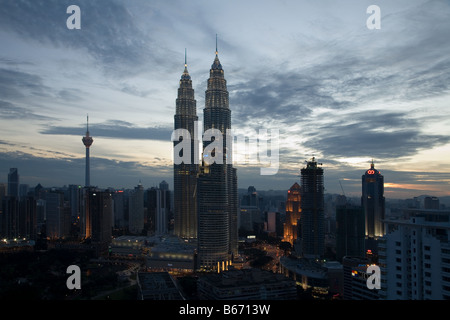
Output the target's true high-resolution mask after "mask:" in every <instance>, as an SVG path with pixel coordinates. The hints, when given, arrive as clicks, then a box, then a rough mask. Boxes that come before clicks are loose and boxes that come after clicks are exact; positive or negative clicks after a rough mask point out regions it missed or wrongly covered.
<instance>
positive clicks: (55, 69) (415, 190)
mask: <svg viewBox="0 0 450 320" xmlns="http://www.w3.org/2000/svg"><path fill="white" fill-rule="evenodd" d="M73 4H75V5H78V6H79V7H80V9H81V29H72V30H69V29H68V28H67V26H66V21H67V19H68V18H69V17H70V14H68V13H67V12H66V10H67V7H68V6H70V5H73ZM373 4H375V5H378V6H379V8H380V9H381V29H369V28H368V27H367V25H366V21H367V19H368V18H369V17H370V16H371V14H370V13H367V8H368V7H369V6H370V5H373ZM449 16H450V2H449V1H427V0H423V1H422V0H414V1H411V0H407V1H406V0H405V1H385V0H377V1H373V0H371V1H362V0H348V1H331V0H329V1H328V0H320V1H300V0H285V1H275V0H272V1H263V0H258V1H254V0H245V1H237V0H230V1H217V0H202V1H200V0H191V1H178V0H176V1H162V0H161V1H158V0H149V1H144V0H140V1H139V0H132V1H113V0H108V1H87V0H70V1H65V0H54V1H51V0H43V1H31V0H30V1H18V0H2V1H1V2H0V42H1V50H0V182H4V183H5V182H6V181H7V173H8V171H9V168H10V167H17V168H18V169H19V174H20V180H21V181H20V182H21V183H26V184H29V185H30V186H34V185H36V184H37V183H41V184H42V185H43V186H45V187H50V186H63V185H68V184H83V183H84V154H85V148H84V146H83V144H82V142H81V138H82V136H83V135H84V133H85V130H86V128H85V126H86V115H87V114H89V120H90V126H89V127H90V133H91V135H92V136H93V137H94V143H93V145H92V147H91V182H92V184H94V185H97V186H99V187H126V188H131V187H133V186H135V185H137V184H138V183H139V181H142V184H143V185H144V187H151V186H154V185H157V184H158V183H159V182H160V181H162V180H163V179H164V180H166V181H168V182H169V185H170V186H172V185H173V175H172V143H171V133H172V130H173V116H174V113H175V99H176V96H177V88H178V82H179V79H180V76H181V74H182V72H183V70H184V52H185V48H186V49H187V52H188V57H187V59H188V69H189V72H190V75H191V77H192V80H193V85H194V89H195V97H196V100H197V113H198V116H199V119H200V120H201V119H202V118H203V108H204V95H205V90H206V81H207V79H208V77H209V69H210V67H211V64H212V62H213V60H214V56H215V55H214V52H215V40H216V39H215V38H216V34H217V35H218V47H219V48H218V49H219V58H220V61H221V63H222V66H223V68H224V70H225V77H226V80H227V85H228V90H229V92H230V108H231V110H232V126H233V129H235V130H236V133H242V134H246V133H252V132H253V133H255V132H256V133H258V132H260V130H263V129H265V130H268V131H269V132H271V130H278V131H279V139H278V142H279V143H278V146H279V170H278V172H277V173H276V174H275V175H261V174H260V168H261V167H262V166H264V164H263V163H261V162H258V161H257V160H255V161H250V160H249V161H247V160H245V159H246V158H242V157H239V156H235V160H236V163H235V166H236V167H237V168H238V181H239V187H240V188H247V187H248V186H249V185H254V186H255V187H256V188H257V189H259V190H268V189H277V190H278V189H280V190H286V189H288V188H289V187H290V186H291V185H292V184H293V183H294V182H296V181H298V180H299V172H300V169H301V168H302V167H303V166H304V164H305V160H308V159H310V158H311V157H312V156H315V157H316V158H317V160H318V162H320V163H322V164H323V165H322V166H323V168H324V172H325V187H326V191H327V192H330V193H341V192H342V190H341V185H342V187H343V189H344V191H345V193H346V194H347V195H353V196H359V195H360V193H361V175H362V174H363V173H364V171H365V170H367V169H368V168H369V166H370V162H371V160H372V159H373V160H374V162H375V167H376V168H377V169H379V170H380V171H381V173H382V174H383V175H384V177H385V195H386V197H391V198H394V197H399V198H409V197H413V196H419V195H421V194H431V195H436V196H444V195H450V161H449V159H450V92H449V88H450V54H449V52H450V41H449V34H450V20H449V19H448V17H449ZM236 146H239V144H236ZM235 149H237V150H236V152H237V153H238V154H239V153H240V152H241V153H242V152H243V151H242V150H243V149H242V148H235ZM250 149H251V148H250ZM339 182H340V183H339Z"/></svg>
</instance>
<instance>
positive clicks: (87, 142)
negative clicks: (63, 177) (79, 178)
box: [82, 116, 94, 187]
mask: <svg viewBox="0 0 450 320" xmlns="http://www.w3.org/2000/svg"><path fill="white" fill-rule="evenodd" d="M82 141H83V144H84V146H85V147H86V173H85V180H84V186H85V187H89V186H90V185H91V171H90V163H89V148H90V147H91V145H92V143H93V142H94V139H92V137H91V136H90V135H89V116H87V122H86V135H85V136H84V137H83V139H82Z"/></svg>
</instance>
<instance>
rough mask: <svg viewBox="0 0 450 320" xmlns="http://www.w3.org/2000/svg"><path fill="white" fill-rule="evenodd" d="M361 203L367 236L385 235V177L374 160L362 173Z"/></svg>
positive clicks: (374, 237) (373, 237)
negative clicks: (376, 167)
mask: <svg viewBox="0 0 450 320" xmlns="http://www.w3.org/2000/svg"><path fill="white" fill-rule="evenodd" d="M361 205H362V207H363V210H364V216H365V221H366V222H365V224H366V238H372V239H376V238H378V237H381V236H383V235H384V233H385V232H384V222H383V221H382V220H383V219H384V212H385V199H384V177H383V176H382V175H381V173H380V171H378V170H377V169H375V165H374V163H373V161H372V163H371V164H370V169H368V170H366V172H365V173H364V174H363V175H362V197H361Z"/></svg>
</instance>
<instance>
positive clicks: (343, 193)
mask: <svg viewBox="0 0 450 320" xmlns="http://www.w3.org/2000/svg"><path fill="white" fill-rule="evenodd" d="M339 184H340V185H341V190H342V193H343V194H344V197H345V196H346V195H345V192H344V188H343V187H342V183H341V180H339Z"/></svg>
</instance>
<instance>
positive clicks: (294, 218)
mask: <svg viewBox="0 0 450 320" xmlns="http://www.w3.org/2000/svg"><path fill="white" fill-rule="evenodd" d="M301 200H302V196H301V187H300V185H299V184H298V183H297V182H296V183H294V184H293V185H292V187H291V188H290V189H289V190H288V194H287V200H286V222H285V224H284V237H283V240H284V241H286V242H289V243H290V244H291V245H293V244H294V241H295V240H297V238H298V236H299V227H300V225H299V222H300V213H301V212H302V208H301Z"/></svg>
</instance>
